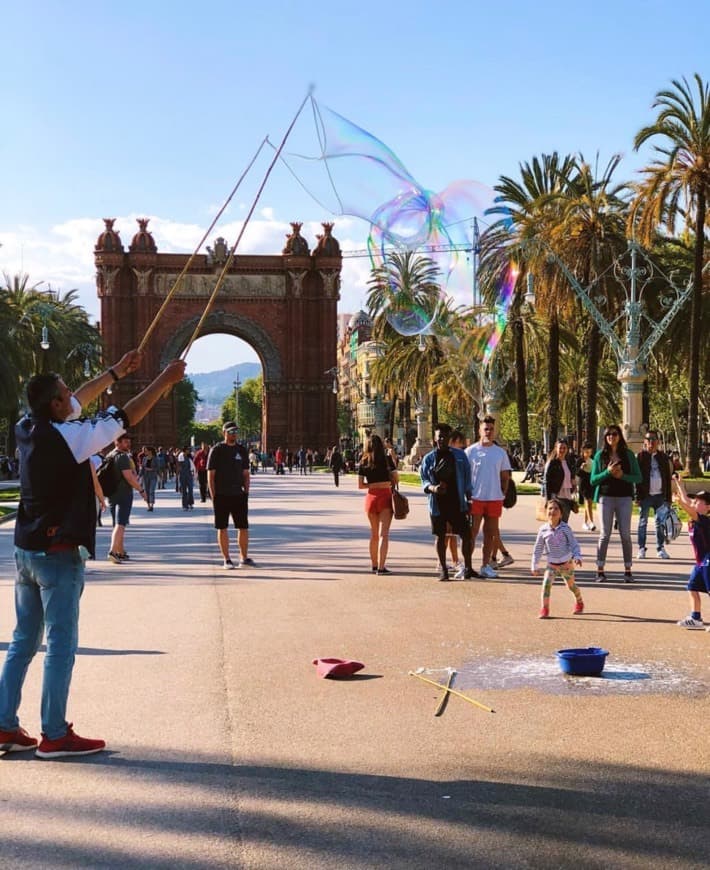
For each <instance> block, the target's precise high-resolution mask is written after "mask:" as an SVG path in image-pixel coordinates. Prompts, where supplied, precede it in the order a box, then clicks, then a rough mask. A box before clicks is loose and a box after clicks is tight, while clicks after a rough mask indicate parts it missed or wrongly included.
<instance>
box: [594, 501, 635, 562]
mask: <svg viewBox="0 0 710 870" xmlns="http://www.w3.org/2000/svg"><path fill="white" fill-rule="evenodd" d="M631 507H632V505H631V496H612V495H603V496H601V497H600V499H599V508H600V511H601V532H600V534H599V541H598V542H597V568H603V567H604V563H605V562H606V552H607V549H608V548H609V538H610V537H611V532H612V529H613V528H614V517H616V521H617V523H618V526H619V537H620V538H621V551H622V553H623V557H624V567H625V568H630V567H631V565H632V563H633V550H632V546H631Z"/></svg>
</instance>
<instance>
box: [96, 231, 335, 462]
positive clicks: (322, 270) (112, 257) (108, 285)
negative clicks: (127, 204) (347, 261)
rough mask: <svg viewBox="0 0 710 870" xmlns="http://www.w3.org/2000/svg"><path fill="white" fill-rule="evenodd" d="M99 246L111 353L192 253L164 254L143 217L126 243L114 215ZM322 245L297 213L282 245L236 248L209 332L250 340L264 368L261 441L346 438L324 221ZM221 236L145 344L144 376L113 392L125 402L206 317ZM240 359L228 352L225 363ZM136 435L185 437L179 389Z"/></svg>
mask: <svg viewBox="0 0 710 870" xmlns="http://www.w3.org/2000/svg"><path fill="white" fill-rule="evenodd" d="M104 223H105V224H106V227H105V229H104V231H103V232H102V233H101V235H100V236H99V238H98V240H97V242H96V247H95V249H94V260H95V263H96V287H97V294H98V296H99V299H100V300H101V333H102V335H103V340H104V353H105V359H106V361H107V362H109V361H111V362H113V361H116V360H118V359H119V358H120V356H121V355H122V354H123V353H125V352H126V351H127V350H129V349H130V348H133V347H137V346H138V345H139V344H140V342H141V339H142V338H143V336H144V335H145V334H146V332H147V330H148V328H149V326H150V325H151V323H152V322H153V320H154V318H155V315H156V313H157V312H158V310H159V309H160V307H161V305H162V304H163V302H164V301H165V297H166V296H167V295H168V293H169V292H170V290H171V288H172V286H173V284H174V282H175V280H176V278H177V277H178V275H179V274H180V272H181V271H182V270H183V268H184V267H185V265H186V263H187V261H188V258H189V257H188V255H187V254H161V253H159V252H158V249H157V247H156V244H155V240H154V239H153V236H152V235H151V233H150V231H149V230H148V220H147V219H143V218H142V219H139V220H138V225H139V229H138V232H137V233H136V234H135V235H134V237H133V240H132V241H131V244H130V246H129V248H128V251H125V250H124V248H123V244H122V242H121V239H120V236H119V234H118V231H117V230H116V229H114V219H112V218H106V219H104ZM322 226H323V234H322V235H319V236H318V239H317V244H316V247H315V249H314V250H313V252H311V251H310V250H309V247H308V242H307V241H306V240H305V239H304V238H303V236H301V232H300V231H301V224H299V223H292V224H291V233H290V235H288V236H287V238H286V245H285V247H284V249H283V251H282V253H281V254H280V255H266V256H263V255H251V254H249V255H237V256H235V258H234V260H233V262H232V265H231V266H230V269H229V271H228V273H227V276H226V278H225V281H224V284H223V285H222V287H221V288H220V290H219V292H218V295H217V297H216V300H215V302H214V305H213V307H212V309H211V311H210V314H209V316H208V317H207V319H206V320H205V323H204V324H203V327H202V330H201V332H200V338H201V337H203V336H206V335H211V334H215V333H226V334H227V335H233V336H236V337H237V338H240V339H242V340H244V341H246V342H247V343H248V344H250V345H251V346H252V347H253V348H254V350H255V351H256V353H257V354H258V356H259V358H260V360H261V365H262V372H263V380H264V392H263V397H262V398H263V401H262V409H263V410H262V450H271V449H275V448H276V447H278V446H279V445H281V446H283V447H286V446H287V445H288V446H290V447H292V448H293V449H298V447H300V446H301V445H302V444H303V445H304V446H311V447H314V448H323V447H326V446H328V445H333V444H334V443H335V442H336V440H337V422H336V397H335V396H334V395H333V390H332V384H333V376H332V373H328V370H329V369H332V368H333V366H334V365H335V362H336V345H337V303H338V298H339V289H340V270H341V267H342V257H341V252H340V245H339V244H338V242H337V240H336V239H335V238H334V237H333V235H332V232H331V231H332V226H333V225H332V224H327V223H324V224H323V225H322ZM228 254H229V249H228V246H227V244H226V242H225V241H224V239H222V238H218V239H217V241H216V242H215V243H214V249H212V248H210V247H208V248H207V254H199V255H197V256H196V257H195V259H194V261H193V264H192V265H191V267H190V270H189V271H188V273H187V274H186V275H185V277H184V278H183V279H182V281H181V283H180V287H179V289H178V291H177V292H176V293H175V294H174V295H173V297H172V298H171V300H170V302H169V303H168V305H167V307H166V309H165V311H164V312H163V314H162V315H161V318H160V320H159V321H158V323H157V325H156V327H155V329H154V331H153V332H152V333H151V336H150V339H149V341H148V343H147V346H146V348H145V355H146V361H145V364H144V366H143V368H142V370H141V371H140V372H137V373H136V374H137V375H138V377H133V378H127V379H126V380H125V381H121V382H120V383H118V384H116V387H115V388H114V395H113V396H112V397H111V400H112V401H113V402H115V404H118V405H120V404H121V402H122V401H126V400H127V399H128V398H129V397H130V396H131V395H134V394H135V393H136V392H138V391H139V390H141V389H142V388H143V387H144V386H145V385H146V384H148V383H149V382H150V380H151V379H152V378H153V377H154V376H155V375H156V374H157V373H158V372H159V371H160V369H161V368H162V367H163V366H165V365H166V363H167V362H169V361H170V360H171V359H175V358H177V357H179V356H180V355H181V353H182V352H183V350H184V349H185V347H186V346H187V344H188V342H189V340H190V338H191V337H192V334H193V332H194V330H195V328H196V326H197V324H198V322H199V320H200V318H201V317H202V314H203V312H204V310H205V306H206V304H207V301H208V299H209V297H210V295H211V293H212V291H213V289H214V287H215V284H216V281H217V276H218V275H219V274H220V273H221V271H222V268H223V266H224V264H225V263H226V261H227V257H228ZM233 362H235V361H232V360H229V359H225V360H224V367H225V368H226V367H227V366H229V365H230V364H232V363H233ZM133 435H134V438H135V440H136V442H139V443H145V444H154V445H161V444H162V445H164V446H168V445H170V444H174V443H175V440H176V427H175V403H174V398H173V396H172V395H171V396H168V397H166V398H164V399H162V400H161V401H160V402H159V403H158V405H157V406H156V407H155V408H154V410H153V411H152V412H151V413H150V414H149V415H148V417H146V419H145V420H144V421H143V422H142V423H141V424H140V425H139V426H137V427H135V429H134V430H133Z"/></svg>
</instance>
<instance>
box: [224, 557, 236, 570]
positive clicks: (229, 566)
mask: <svg viewBox="0 0 710 870" xmlns="http://www.w3.org/2000/svg"><path fill="white" fill-rule="evenodd" d="M224 568H225V569H226V570H227V571H234V562H232V560H231V559H225V560H224Z"/></svg>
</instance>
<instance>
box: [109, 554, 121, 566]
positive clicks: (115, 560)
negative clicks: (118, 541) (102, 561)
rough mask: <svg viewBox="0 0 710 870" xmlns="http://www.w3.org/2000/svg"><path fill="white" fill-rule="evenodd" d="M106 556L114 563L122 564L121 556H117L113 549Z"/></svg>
mask: <svg viewBox="0 0 710 870" xmlns="http://www.w3.org/2000/svg"><path fill="white" fill-rule="evenodd" d="M106 558H107V559H108V560H109V562H113V564H114V565H122V564H123V561H122V559H121V557H120V556H119V554H118V553H114V552H113V551H111V552H110V553H109V554H108V556H107V557H106Z"/></svg>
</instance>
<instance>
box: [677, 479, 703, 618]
mask: <svg viewBox="0 0 710 870" xmlns="http://www.w3.org/2000/svg"><path fill="white" fill-rule="evenodd" d="M673 482H674V483H675V488H676V492H677V493H678V502H679V504H680V505H681V507H682V508H683V510H684V511H685V512H686V513H687V514H688V516H689V517H690V522H689V523H688V533H689V535H690V543H691V545H692V547H693V552H694V553H695V565H694V566H693V570H692V571H691V572H690V577H689V578H688V585H687V587H686V588H687V590H688V595H689V596H690V614H689V615H688V616H686V617H685V619H681V620H680V622H679V623H678V625H679V626H680V627H681V628H705V624H704V623H703V618H702V616H701V615H700V593H701V592H707V593H708V594H710V492H705V491H703V492H696V493H695V495H694V496H693V497H692V498H689V497H688V493H687V492H686V491H685V486H684V485H683V481H682V480H681V479H680V478H679V477H674V478H673ZM707 630H708V631H710V627H709V628H708V629H707Z"/></svg>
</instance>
